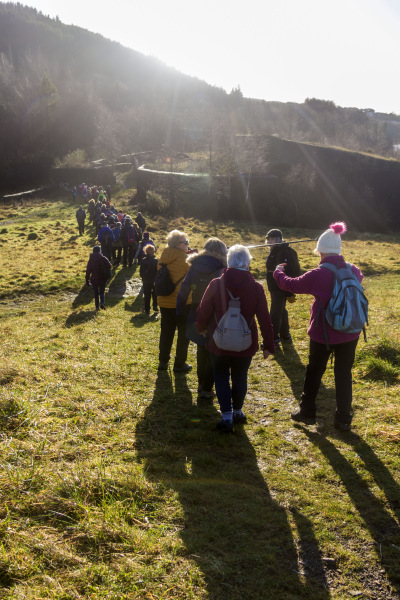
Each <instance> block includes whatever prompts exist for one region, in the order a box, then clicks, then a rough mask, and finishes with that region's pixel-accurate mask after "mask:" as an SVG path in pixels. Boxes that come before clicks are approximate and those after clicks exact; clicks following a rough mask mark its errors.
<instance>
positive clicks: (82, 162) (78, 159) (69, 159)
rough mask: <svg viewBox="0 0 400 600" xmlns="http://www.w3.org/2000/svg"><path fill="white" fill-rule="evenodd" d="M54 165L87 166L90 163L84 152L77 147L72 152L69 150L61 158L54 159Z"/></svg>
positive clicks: (68, 166) (57, 166)
mask: <svg viewBox="0 0 400 600" xmlns="http://www.w3.org/2000/svg"><path fill="white" fill-rule="evenodd" d="M54 166H55V167H56V168H60V167H64V168H79V167H88V166H90V163H89V159H88V157H87V156H86V152H85V151H84V150H80V149H79V148H78V149H77V150H74V151H73V152H69V154H66V155H65V156H64V157H63V158H58V157H57V158H56V159H55V161H54Z"/></svg>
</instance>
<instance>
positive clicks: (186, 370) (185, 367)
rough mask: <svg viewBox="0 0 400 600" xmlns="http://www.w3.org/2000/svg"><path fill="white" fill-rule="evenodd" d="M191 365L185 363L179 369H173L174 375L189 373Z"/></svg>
mask: <svg viewBox="0 0 400 600" xmlns="http://www.w3.org/2000/svg"><path fill="white" fill-rule="evenodd" d="M192 368H193V367H192V365H188V364H187V363H185V364H184V365H182V366H181V367H174V373H189V371H191V370H192Z"/></svg>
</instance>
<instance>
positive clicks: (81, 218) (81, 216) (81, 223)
mask: <svg viewBox="0 0 400 600" xmlns="http://www.w3.org/2000/svg"><path fill="white" fill-rule="evenodd" d="M75 216H76V220H77V221H78V230H79V235H83V234H84V233H85V220H86V210H85V209H84V208H83V206H82V205H81V206H80V207H79V208H78V210H77V211H76V213H75Z"/></svg>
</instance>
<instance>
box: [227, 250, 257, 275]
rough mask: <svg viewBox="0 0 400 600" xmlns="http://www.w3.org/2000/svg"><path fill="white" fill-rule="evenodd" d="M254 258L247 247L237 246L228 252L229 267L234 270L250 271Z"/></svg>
mask: <svg viewBox="0 0 400 600" xmlns="http://www.w3.org/2000/svg"><path fill="white" fill-rule="evenodd" d="M252 258H253V257H252V256H251V254H250V251H249V249H248V248H246V246H241V245H240V244H235V245H234V246H231V247H230V248H229V250H228V256H227V260H228V267H230V268H233V269H248V268H249V266H250V261H251V259H252Z"/></svg>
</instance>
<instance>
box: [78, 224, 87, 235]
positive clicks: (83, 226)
mask: <svg viewBox="0 0 400 600" xmlns="http://www.w3.org/2000/svg"><path fill="white" fill-rule="evenodd" d="M78 229H79V235H82V234H84V233H85V221H78Z"/></svg>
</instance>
